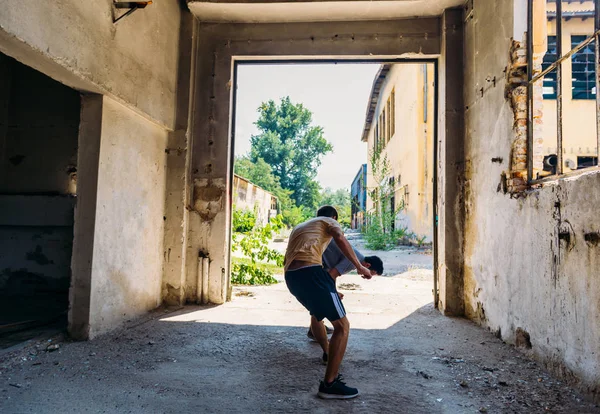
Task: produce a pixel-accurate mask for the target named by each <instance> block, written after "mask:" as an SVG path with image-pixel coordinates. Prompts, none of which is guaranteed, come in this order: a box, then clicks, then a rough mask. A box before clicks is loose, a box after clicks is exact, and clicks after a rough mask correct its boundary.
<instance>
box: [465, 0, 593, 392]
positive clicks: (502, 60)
mask: <svg viewBox="0 0 600 414" xmlns="http://www.w3.org/2000/svg"><path fill="white" fill-rule="evenodd" d="M482 4H483V3H481V2H479V3H478V2H475V9H474V13H473V18H472V19H469V20H468V21H467V23H466V26H465V70H466V72H465V89H464V90H465V95H464V96H465V107H466V108H467V109H466V118H465V125H466V137H465V154H466V158H467V160H466V168H465V175H466V181H465V190H464V191H465V193H464V195H465V209H466V221H465V244H464V246H465V247H464V249H465V250H464V254H465V270H464V279H465V289H464V298H465V313H466V315H467V316H468V317H470V318H472V319H474V320H476V321H478V322H479V323H481V324H482V325H484V326H487V327H489V328H490V329H491V330H493V331H496V332H497V333H498V334H499V335H500V336H501V337H502V338H503V339H504V340H506V341H508V342H511V343H516V342H518V343H520V344H527V340H526V339H525V338H526V337H527V335H526V334H525V332H526V333H527V334H528V336H529V338H530V342H531V346H532V348H531V352H532V354H533V355H534V356H535V357H537V358H538V359H540V360H541V361H543V362H544V363H546V364H547V365H548V366H549V367H550V368H552V369H554V370H555V371H556V372H558V373H560V374H562V375H564V376H565V377H566V378H567V379H572V380H576V381H581V382H582V385H583V387H584V388H587V389H588V390H590V391H593V392H596V393H598V392H599V388H598V384H600V353H598V349H600V279H599V278H598V269H599V264H600V243H599V238H600V237H599V233H598V232H600V220H599V219H598V215H597V213H596V211H597V206H598V203H599V202H600V174H599V173H597V172H592V173H588V174H586V175H583V176H578V177H574V178H570V179H561V180H558V181H556V182H554V183H548V184H545V185H544V186H543V187H541V188H538V189H535V190H532V191H530V192H528V193H524V194H522V195H521V197H511V196H510V195H509V194H505V193H504V191H503V190H502V189H503V178H502V173H503V172H505V171H507V170H508V169H509V165H508V161H509V159H510V155H511V145H512V141H513V139H514V137H515V134H516V133H515V131H514V130H513V120H514V115H513V111H512V108H511V106H510V103H509V101H507V100H505V97H504V87H505V80H504V76H503V70H504V68H505V67H506V65H507V64H508V59H509V55H508V51H509V48H510V46H511V37H513V32H514V31H513V23H512V22H513V21H515V19H518V18H519V15H518V14H517V13H516V12H515V4H513V0H502V1H497V2H495V7H483V6H482ZM521 12H522V11H521ZM517 40H522V39H517ZM494 76H495V77H496V83H495V84H494V83H493V82H491V79H492V78H493V77H494ZM519 328H520V329H519Z"/></svg>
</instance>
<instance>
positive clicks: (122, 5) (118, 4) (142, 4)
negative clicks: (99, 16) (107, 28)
mask: <svg viewBox="0 0 600 414" xmlns="http://www.w3.org/2000/svg"><path fill="white" fill-rule="evenodd" d="M150 4H152V2H151V1H115V2H114V3H113V6H114V7H115V9H129V10H127V12H126V13H125V14H122V15H121V16H119V17H117V18H114V17H113V24H114V23H116V22H118V21H119V20H121V19H122V18H124V17H127V16H129V15H131V14H133V12H134V11H136V10H137V9H144V8H146V6H149V5H150Z"/></svg>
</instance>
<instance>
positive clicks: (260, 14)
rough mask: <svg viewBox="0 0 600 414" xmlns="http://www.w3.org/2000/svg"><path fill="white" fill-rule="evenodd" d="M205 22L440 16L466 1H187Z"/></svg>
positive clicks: (265, 21) (269, 21) (274, 21)
mask: <svg viewBox="0 0 600 414" xmlns="http://www.w3.org/2000/svg"><path fill="white" fill-rule="evenodd" d="M187 3H188V6H189V8H190V10H191V11H192V13H194V14H195V15H196V17H198V19H199V20H201V21H204V22H230V23H287V22H322V21H346V20H353V21H357V20H389V19H407V18H415V17H430V16H439V15H441V14H442V12H443V11H444V9H447V8H450V7H456V6H461V5H463V4H464V3H465V0H372V1H364V0H349V1H335V0H304V1H294V0H262V1H253V0H236V1H230V0H187Z"/></svg>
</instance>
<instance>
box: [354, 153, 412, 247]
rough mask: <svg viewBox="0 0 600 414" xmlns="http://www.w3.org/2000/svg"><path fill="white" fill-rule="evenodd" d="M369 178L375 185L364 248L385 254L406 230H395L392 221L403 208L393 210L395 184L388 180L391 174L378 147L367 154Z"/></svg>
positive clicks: (388, 163) (386, 161)
mask: <svg viewBox="0 0 600 414" xmlns="http://www.w3.org/2000/svg"><path fill="white" fill-rule="evenodd" d="M369 165H370V167H371V176H372V177H373V181H374V182H375V183H377V185H376V186H375V187H374V188H370V189H369V191H370V196H371V200H372V201H373V206H374V208H373V209H372V210H371V211H368V212H367V213H366V217H367V225H366V226H365V228H364V229H363V233H364V237H365V242H366V247H367V248H368V249H371V250H389V249H391V248H393V247H394V246H396V245H397V244H398V241H399V240H400V239H402V238H403V237H407V236H408V234H407V233H408V230H407V229H406V228H396V226H395V224H396V217H397V216H398V213H399V212H400V211H402V210H403V209H404V204H403V203H400V204H399V205H398V206H394V205H393V203H392V199H393V197H394V191H395V183H394V181H393V180H390V179H389V178H388V177H389V176H390V173H391V172H392V169H391V166H390V162H389V160H388V158H387V155H386V154H384V153H383V151H382V148H381V147H377V148H373V149H371V150H370V151H369Z"/></svg>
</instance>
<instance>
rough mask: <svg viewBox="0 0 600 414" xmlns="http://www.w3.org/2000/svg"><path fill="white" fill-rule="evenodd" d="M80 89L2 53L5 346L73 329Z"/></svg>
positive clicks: (0, 299) (0, 328) (0, 308)
mask: <svg viewBox="0 0 600 414" xmlns="http://www.w3.org/2000/svg"><path fill="white" fill-rule="evenodd" d="M79 117H80V94H79V93H78V92H77V91H75V90H73V89H71V88H68V87H66V86H64V85H62V84H61V83H59V82H56V81H54V80H53V79H51V78H49V77H47V76H45V75H44V74H42V73H40V72H37V71H36V70H34V69H31V68H30V67H28V66H25V65H23V64H21V63H19V62H17V61H16V60H14V59H12V58H10V57H8V56H6V55H3V54H0V199H1V201H0V210H1V214H0V220H1V221H0V252H1V253H0V348H5V347H8V346H11V345H13V344H15V343H18V342H20V341H22V340H25V339H27V338H29V337H32V336H35V335H37V334H39V333H40V330H50V331H56V330H62V329H65V328H66V326H67V311H68V307H69V286H70V282H71V255H72V249H73V209H74V205H75V198H74V196H75V194H76V183H77V148H78V132H79Z"/></svg>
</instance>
